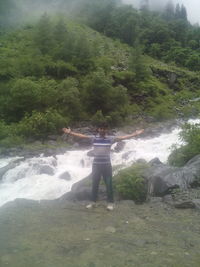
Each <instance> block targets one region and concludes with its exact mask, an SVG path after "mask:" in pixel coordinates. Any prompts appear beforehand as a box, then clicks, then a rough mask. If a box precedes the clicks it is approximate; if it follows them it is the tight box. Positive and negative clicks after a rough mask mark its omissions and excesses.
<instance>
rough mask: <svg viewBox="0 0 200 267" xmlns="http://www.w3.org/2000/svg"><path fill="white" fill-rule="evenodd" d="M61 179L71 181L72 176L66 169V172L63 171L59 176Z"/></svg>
mask: <svg viewBox="0 0 200 267" xmlns="http://www.w3.org/2000/svg"><path fill="white" fill-rule="evenodd" d="M59 179H63V180H65V181H70V180H71V176H70V174H69V173H68V172H67V171H66V172H64V173H62V174H61V175H60V176H59Z"/></svg>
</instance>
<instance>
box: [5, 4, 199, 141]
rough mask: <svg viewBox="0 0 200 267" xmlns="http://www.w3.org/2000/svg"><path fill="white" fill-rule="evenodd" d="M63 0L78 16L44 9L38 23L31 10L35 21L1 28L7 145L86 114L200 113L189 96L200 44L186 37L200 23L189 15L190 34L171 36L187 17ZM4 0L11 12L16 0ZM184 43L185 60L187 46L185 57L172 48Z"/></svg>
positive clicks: (110, 117)
mask: <svg viewBox="0 0 200 267" xmlns="http://www.w3.org/2000/svg"><path fill="white" fill-rule="evenodd" d="M28 2H29V4H30V3H32V4H33V2H32V1H28ZM28 2H27V3H28ZM61 2H62V1H57V3H60V6H62V5H63V3H65V5H64V6H65V7H66V6H68V5H67V4H69V5H71V6H70V10H73V13H72V14H74V18H73V19H72V18H71V17H72V14H71V17H70V18H69V17H68V16H67V15H66V14H67V13H65V12H66V9H64V8H63V13H64V14H62V15H61V14H60V15H58V14H56V15H55V14H54V15H52V14H51V15H48V14H47V13H44V14H43V15H42V16H40V17H39V19H36V21H35V22H33V17H31V16H30V21H31V22H29V23H27V22H26V23H24V24H21V26H20V27H19V24H17V25H18V26H17V27H15V26H14V25H12V27H11V24H12V23H10V22H9V23H7V24H6V20H5V25H4V27H3V28H2V33H1V35H0V57H1V61H0V140H1V141H0V142H1V145H11V146H12V145H13V144H17V143H21V142H24V140H26V139H27V138H34V139H41V138H42V139H45V138H46V136H47V135H49V134H55V133H58V132H59V130H60V129H61V128H62V127H63V126H65V125H72V126H73V125H77V124H79V123H80V122H83V121H84V122H85V123H86V124H88V125H89V124H94V125H96V124H98V123H99V122H101V121H107V122H108V123H109V124H110V125H111V126H119V125H126V124H129V123H134V122H137V120H138V119H140V120H141V119H143V120H148V121H149V120H150V121H163V120H167V119H172V118H175V117H189V116H191V115H196V114H198V112H199V108H200V106H199V104H198V102H190V100H192V99H194V98H196V97H198V96H199V93H200V90H199V81H200V78H199V71H198V68H197V65H195V66H196V67H195V68H196V69H197V70H195V71H194V70H193V69H195V68H194V67H192V68H191V67H190V68H188V66H187V64H189V63H188V62H189V61H190V62H192V58H193V59H194V62H195V60H198V57H199V48H198V47H195V46H193V49H192V48H191V47H189V43H191V42H189V41H187V38H188V35H189V33H190V36H191V37H192V38H194V39H195V38H196V37H197V35H198V34H197V35H195V34H193V35H192V32H194V30H195V29H196V32H198V30H199V28H198V27H197V26H192V25H190V24H189V23H188V22H187V18H185V17H184V18H182V20H181V21H182V23H183V22H184V23H183V24H184V25H186V24H187V31H186V32H185V37H184V38H183V40H184V41H183V40H181V39H180V40H179V42H178V41H177V40H175V39H174V40H172V36H175V35H174V34H173V33H171V37H170V35H169V34H168V35H167V34H166V32H170V30H171V28H170V27H172V26H170V25H172V24H173V27H174V26H175V25H176V23H177V25H179V24H180V18H178V20H177V18H173V20H172V19H171V20H170V21H169V20H166V18H164V17H162V16H163V15H162V16H161V15H160V14H155V13H154V12H152V11H148V10H146V9H145V10H140V11H137V10H135V9H134V8H132V7H130V6H126V5H120V4H119V2H118V1H114V0H113V1H111V0H104V1H102V3H99V2H97V1H96V0H94V1H93V2H92V4H91V2H90V4H89V2H88V1H86V0H83V1H75V2H76V3H79V5H78V7H79V8H75V6H72V2H71V1H64V2H63V3H61ZM80 2H81V4H80ZM2 3H3V2H2ZM5 3H7V8H8V4H9V3H10V9H7V12H8V14H11V13H9V12H12V8H11V7H13V5H12V4H13V3H15V4H16V2H15V1H14V0H13V1H11V0H10V1H8V2H4V4H5ZM19 3H24V2H23V1H20V2H18V10H19V11H20V12H21V13H19V14H22V13H23V12H22V10H21V9H20V6H19ZM40 4H43V5H45V1H41V3H40ZM86 4H87V5H86ZM48 7H50V3H49V6H48ZM68 7H69V6H68ZM86 7H87V9H86ZM108 7H109V8H108ZM4 8H5V9H6V6H4ZM57 9H58V6H57ZM24 10H27V7H26V6H24ZM97 10H98V14H97ZM50 13H51V12H50ZM2 14H3V13H2ZM80 14H81V15H80ZM95 15H96V16H95ZM108 16H109V19H108ZM174 16H175V14H174ZM22 17H23V16H22ZM146 17H148V19H149V23H148V24H147V23H146V24H145V18H146ZM0 19H1V20H3V19H4V17H3V15H1V16H0ZM17 21H20V20H19V18H18V20H17ZM158 21H160V22H162V25H161V24H160V23H159V24H157V22H158ZM83 22H84V23H83ZM149 25H151V28H149ZM159 26H162V30H163V31H162V34H161V29H160V31H159V33H160V35H159V38H161V36H162V38H164V37H165V38H164V39H162V42H161V39H159V38H158V36H157V37H156V36H154V35H155V33H156V28H157V27H159ZM194 27H196V28H194ZM111 29H112V31H111ZM164 29H165V31H164ZM150 31H151V32H150ZM150 33H151V35H149V34H150ZM165 35H166V36H165ZM148 36H149V37H148ZM179 37H180V36H179ZM179 37H176V38H179ZM186 37H187V38H186ZM152 38H154V39H153V40H152ZM155 38H157V39H156V40H157V43H155ZM174 38H175V37H174ZM150 40H151V42H150ZM190 41H191V39H190ZM193 41H195V40H193ZM159 42H160V46H159V47H158V44H159ZM194 43H195V42H193V44H194ZM169 44H171V46H170V47H169ZM164 46H165V49H164ZM153 48H154V50H153ZM155 49H156V50H155ZM183 50H184V51H186V50H187V52H185V55H186V56H184V58H187V60H186V61H185V62H184V61H183V60H182V62H181V61H180V59H181V53H179V57H178V56H177V57H174V56H173V53H172V52H173V51H179V52H181V51H182V53H183ZM152 51H154V52H155V51H157V52H156V54H155V53H154V52H152ZM161 52H162V53H161ZM159 53H161V54H162V55H161V54H160V56H159ZM188 53H189V56H188V57H187V55H188ZM152 56H154V58H153V57H152ZM194 57H195V58H194ZM178 58H179V61H178V60H177V59H178ZM182 58H183V55H182ZM188 60H189V61H188Z"/></svg>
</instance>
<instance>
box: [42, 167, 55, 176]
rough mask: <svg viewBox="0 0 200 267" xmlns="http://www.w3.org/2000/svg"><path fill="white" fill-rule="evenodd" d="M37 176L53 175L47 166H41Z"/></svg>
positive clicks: (51, 169)
mask: <svg viewBox="0 0 200 267" xmlns="http://www.w3.org/2000/svg"><path fill="white" fill-rule="evenodd" d="M39 174H48V175H54V170H53V168H52V167H51V166H49V165H41V166H40V169H39Z"/></svg>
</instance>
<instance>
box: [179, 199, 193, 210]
mask: <svg viewBox="0 0 200 267" xmlns="http://www.w3.org/2000/svg"><path fill="white" fill-rule="evenodd" d="M174 207H175V208H177V209H194V208H195V207H196V205H195V203H194V202H193V201H191V200H188V201H182V202H179V203H175V204H174Z"/></svg>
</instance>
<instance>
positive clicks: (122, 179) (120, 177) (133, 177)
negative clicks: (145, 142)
mask: <svg viewBox="0 0 200 267" xmlns="http://www.w3.org/2000/svg"><path fill="white" fill-rule="evenodd" d="M147 168H148V165H147V164H144V163H136V164H133V165H132V166H131V167H128V168H126V169H123V170H121V171H119V173H118V174H117V175H116V176H115V179H114V187H115V190H116V192H117V193H118V194H119V196H120V198H122V199H131V200H134V201H136V202H138V203H140V202H144V201H145V200H146V196H147V184H146V181H145V179H144V177H143V173H144V171H145V170H146V169H147Z"/></svg>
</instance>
